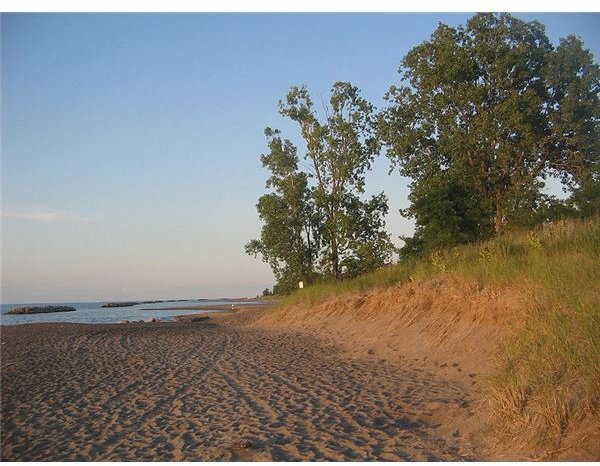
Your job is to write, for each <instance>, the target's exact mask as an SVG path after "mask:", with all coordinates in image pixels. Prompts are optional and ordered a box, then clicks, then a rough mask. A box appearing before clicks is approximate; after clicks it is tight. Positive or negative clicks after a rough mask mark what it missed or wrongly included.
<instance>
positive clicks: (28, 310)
mask: <svg viewBox="0 0 600 466" xmlns="http://www.w3.org/2000/svg"><path fill="white" fill-rule="evenodd" d="M76 310H77V309H75V308H74V307H72V306H25V307H13V308H12V309H11V310H10V311H8V314H43V313H45V312H73V311H76Z"/></svg>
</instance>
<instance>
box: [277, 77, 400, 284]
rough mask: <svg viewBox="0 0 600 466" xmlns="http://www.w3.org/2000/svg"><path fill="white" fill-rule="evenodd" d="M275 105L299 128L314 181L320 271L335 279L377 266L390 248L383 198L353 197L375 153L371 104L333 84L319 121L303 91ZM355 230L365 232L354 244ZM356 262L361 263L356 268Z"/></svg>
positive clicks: (361, 187) (360, 188)
mask: <svg viewBox="0 0 600 466" xmlns="http://www.w3.org/2000/svg"><path fill="white" fill-rule="evenodd" d="M279 107H280V113H281V114H282V115H283V116H286V117H288V118H290V119H291V120H293V121H295V122H297V123H298V124H299V126H300V132H301V135H302V138H303V139H304V142H305V144H306V155H305V158H306V159H307V160H309V162H310V165H311V173H310V175H311V176H312V177H313V178H314V180H315V190H314V199H315V205H316V207H317V208H318V209H319V210H320V212H322V215H323V222H324V223H323V229H322V232H321V233H322V234H321V237H322V240H323V244H324V251H323V254H322V256H321V265H322V267H323V269H324V270H325V271H327V272H328V273H327V275H329V276H331V277H332V278H334V279H336V280H339V279H341V278H342V277H343V276H344V275H353V274H355V273H357V270H358V269H361V267H362V268H363V269H364V268H367V269H372V268H374V267H376V266H378V265H381V264H383V263H384V262H385V261H386V260H388V259H389V257H390V256H391V252H392V250H393V246H392V243H391V241H390V240H389V235H387V234H386V233H385V232H384V231H383V226H384V222H383V220H382V219H383V216H384V215H385V214H386V213H387V199H386V198H385V196H384V195H383V193H381V194H380V195H378V196H374V197H373V198H372V199H371V200H370V201H367V202H365V201H362V200H361V199H360V197H359V196H358V195H359V194H363V193H364V187H365V176H364V175H365V172H366V171H367V170H368V169H369V168H370V167H371V163H372V162H373V160H374V158H375V156H376V155H377V154H378V152H379V143H378V140H377V138H376V124H375V123H376V122H375V119H374V117H373V111H374V109H373V106H372V105H371V104H370V103H369V102H368V101H366V100H365V99H364V98H362V97H361V96H360V93H359V90H358V88H357V87H356V86H352V85H351V84H350V83H347V82H337V83H335V84H334V85H333V88H332V90H331V96H330V99H329V105H325V118H324V121H322V122H321V121H319V118H318V116H317V112H316V111H315V109H314V106H313V102H312V100H311V98H310V95H309V93H308V90H307V89H306V87H292V88H291V90H290V92H289V93H288V95H287V99H286V100H285V102H283V101H282V102H280V104H279ZM357 228H364V229H366V230H365V232H364V233H363V236H362V237H361V241H357V238H358V237H359V235H358V234H357V230H356V229H357ZM367 250H369V254H368V256H369V264H370V265H369V266H367V265H366V264H367V261H366V259H365V257H366V251H367ZM360 251H362V253H361V252H360ZM361 254H362V255H361ZM361 258H362V259H361ZM357 261H358V262H362V265H361V266H360V267H357V265H356V263H357ZM351 264H352V265H351Z"/></svg>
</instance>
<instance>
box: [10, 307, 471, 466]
mask: <svg viewBox="0 0 600 466" xmlns="http://www.w3.org/2000/svg"><path fill="white" fill-rule="evenodd" d="M260 312H263V311H261V310H256V309H255V310H250V311H244V312H241V313H233V314H228V315H219V316H211V318H210V319H208V320H204V321H201V322H191V321H190V320H189V319H187V320H181V321H177V322H160V323H135V324H113V325H83V324H29V325H18V326H4V327H2V328H1V341H2V344H1V350H2V387H1V388H2V399H1V405H2V421H1V422H2V432H1V440H2V460H21V461H41V460H52V461H67V460H74V461H102V460H104V461H112V460H123V461H129V460H137V461H145V460H161V461H181V460H188V461H210V460H231V461H235V460H262V461H280V460H297V461H307V460H331V461H335V460H354V461H360V460H396V461H402V460H418V461H427V460H471V459H478V458H479V456H478V454H477V451H476V450H475V448H474V447H473V445H472V441H471V439H470V438H469V437H468V436H467V435H464V433H463V432H459V431H458V430H456V431H454V429H455V426H454V425H453V424H452V419H453V418H454V415H453V413H459V412H460V413H463V414H464V413H466V412H469V411H470V412H471V414H472V411H475V410H476V408H474V406H473V403H472V400H470V399H469V392H468V391H467V390H466V389H465V388H464V387H463V386H462V385H460V384H459V383H455V382H452V381H448V380H444V379H440V378H438V377H436V376H435V375H434V374H433V373H430V372H428V370H427V369H426V368H423V367H421V366H419V364H418V363H416V362H414V361H411V362H409V361H408V360H407V361H405V362H389V361H383V360H378V359H375V360H374V359H356V358H349V357H346V356H345V355H344V352H343V351H342V350H340V349H338V348H337V347H336V346H335V345H334V344H331V343H327V342H326V341H325V340H322V339H319V338H316V337H311V336H308V335H306V334H303V333H300V332H296V331H279V330H269V329H261V328H257V327H252V326H248V325H247V324H248V323H251V322H252V321H253V319H255V318H256V316H257V315H259V314H260Z"/></svg>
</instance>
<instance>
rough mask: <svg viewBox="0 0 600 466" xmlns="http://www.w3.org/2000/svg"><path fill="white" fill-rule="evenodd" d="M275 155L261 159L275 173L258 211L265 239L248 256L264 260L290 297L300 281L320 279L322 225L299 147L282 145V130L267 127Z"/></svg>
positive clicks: (253, 243)
mask: <svg viewBox="0 0 600 466" xmlns="http://www.w3.org/2000/svg"><path fill="white" fill-rule="evenodd" d="M265 135H266V136H267V139H268V144H269V149H270V152H269V153H268V154H264V155H262V156H261V162H262V165H263V167H265V168H267V169H268V170H269V171H270V172H271V176H270V177H269V178H268V180H267V183H266V187H267V188H270V189H272V190H273V191H272V192H271V193H268V194H265V195H264V196H261V197H260V198H259V200H258V204H257V205H256V208H257V210H258V214H259V217H260V219H261V220H262V221H263V227H262V230H261V235H260V239H258V240H257V239H255V240H252V241H250V242H249V243H248V244H247V245H246V246H245V250H246V252H247V253H248V254H251V255H254V256H257V255H259V254H260V255H261V256H262V258H263V260H264V261H265V262H267V263H268V264H269V265H270V266H271V269H272V270H273V273H274V274H275V277H276V279H277V282H278V283H277V290H276V291H278V292H280V293H281V292H284V293H285V292H288V291H290V290H291V289H293V288H295V287H297V284H298V282H299V281H304V282H305V283H307V284H308V283H310V282H312V281H313V279H314V277H315V271H314V268H315V267H314V265H315V264H314V261H315V259H316V257H317V254H318V251H319V242H320V238H319V227H318V225H319V220H318V216H317V214H316V211H315V208H314V202H313V201H312V200H311V190H310V188H309V187H308V176H307V175H306V173H302V172H300V171H299V170H298V155H297V149H296V147H295V146H294V145H293V144H292V143H291V142H290V141H289V140H287V139H286V140H282V139H281V136H280V132H279V131H278V130H272V129H271V128H267V129H266V130H265Z"/></svg>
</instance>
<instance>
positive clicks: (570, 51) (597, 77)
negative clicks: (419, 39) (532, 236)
mask: <svg viewBox="0 0 600 466" xmlns="http://www.w3.org/2000/svg"><path fill="white" fill-rule="evenodd" d="M399 71H400V73H401V74H402V78H403V82H402V84H401V85H400V86H392V87H391V88H390V90H389V92H388V93H387V94H386V99H387V100H388V101H389V102H390V106H389V107H388V108H386V109H385V110H384V111H383V112H382V113H381V115H380V127H379V128H380V137H381V139H382V141H383V142H384V143H385V144H386V147H387V155H388V157H389V158H390V160H391V161H392V164H393V165H394V166H396V167H398V168H399V169H400V172H401V174H402V175H404V176H408V177H410V178H411V179H412V184H411V194H410V201H411V205H410V207H409V208H408V209H407V210H406V213H407V214H408V215H411V216H414V217H415V219H416V222H417V228H416V234H417V236H418V237H419V238H420V240H422V244H426V245H429V246H430V247H436V246H443V245H449V244H452V243H455V242H457V241H458V242H462V241H464V240H475V239H480V238H484V237H486V236H489V235H491V234H494V233H499V232H501V231H503V230H504V229H505V228H506V227H508V226H510V225H511V224H512V223H514V222H515V220H516V219H517V218H522V216H523V215H522V214H523V212H529V213H532V214H533V213H535V212H536V211H537V210H538V209H539V208H540V207H541V206H542V205H543V204H544V201H545V199H544V196H543V195H542V191H541V188H542V186H543V182H542V180H543V179H544V178H546V177H548V176H550V175H554V176H558V177H559V178H560V179H561V180H562V181H563V183H564V184H565V186H568V187H571V188H575V189H576V188H577V187H578V186H582V185H583V184H590V183H592V182H593V180H597V174H598V149H599V147H598V144H599V138H598V136H599V127H598V116H599V109H600V107H599V100H598V91H599V90H600V71H599V68H598V66H597V65H596V64H594V62H593V59H592V55H591V54H590V52H589V51H588V50H585V49H584V48H583V44H582V43H581V41H580V40H579V39H577V38H575V37H568V38H566V39H562V40H561V42H560V44H559V46H558V47H557V48H553V47H552V45H551V44H550V41H549V40H548V37H547V36H546V34H545V31H544V26H543V25H542V24H541V23H539V22H537V21H532V22H524V21H521V20H519V19H516V18H514V17H512V16H511V15H509V14H500V15H495V14H477V15H475V16H473V17H472V18H471V19H470V20H469V21H468V22H467V24H466V26H459V27H456V28H454V27H450V26H447V25H444V24H440V25H439V26H438V28H437V29H436V30H435V32H434V33H433V34H432V36H431V38H430V39H429V40H428V41H425V42H423V43H422V44H420V45H418V46H417V47H415V48H414V49H412V50H411V51H410V52H409V53H408V54H407V55H406V57H405V58H404V60H403V61H402V65H401V67H400V70H399ZM414 244H415V243H414V242H413V245H414Z"/></svg>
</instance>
